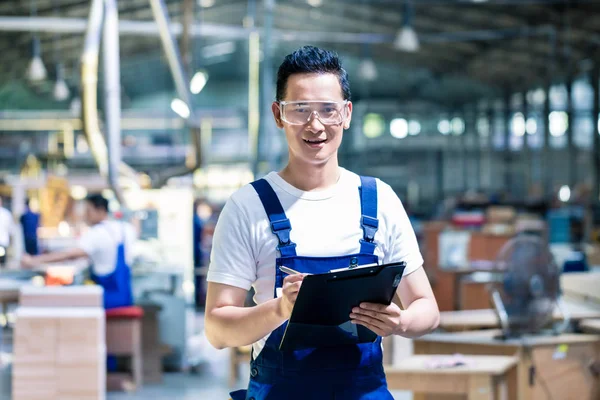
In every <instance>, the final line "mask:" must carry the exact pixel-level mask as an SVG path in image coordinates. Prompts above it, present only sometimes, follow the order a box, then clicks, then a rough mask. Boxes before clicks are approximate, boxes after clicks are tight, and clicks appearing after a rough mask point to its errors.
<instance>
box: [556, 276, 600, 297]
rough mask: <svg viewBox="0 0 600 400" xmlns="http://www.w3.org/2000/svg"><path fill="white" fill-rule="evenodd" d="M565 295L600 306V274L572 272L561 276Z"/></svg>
mask: <svg viewBox="0 0 600 400" xmlns="http://www.w3.org/2000/svg"><path fill="white" fill-rule="evenodd" d="M560 288H561V289H562V291H563V292H564V293H565V295H567V296H569V297H572V298H577V299H580V300H584V301H590V302H596V303H598V304H600V289H599V288H600V272H598V271H592V272H570V273H568V274H562V275H561V276H560Z"/></svg>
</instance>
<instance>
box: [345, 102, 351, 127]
mask: <svg viewBox="0 0 600 400" xmlns="http://www.w3.org/2000/svg"><path fill="white" fill-rule="evenodd" d="M346 107H348V115H346V120H345V121H344V129H350V121H351V120H352V102H348V105H347V106H346Z"/></svg>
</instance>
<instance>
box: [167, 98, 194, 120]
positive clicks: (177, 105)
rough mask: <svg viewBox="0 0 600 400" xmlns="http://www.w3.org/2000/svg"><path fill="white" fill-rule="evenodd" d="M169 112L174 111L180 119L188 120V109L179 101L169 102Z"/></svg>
mask: <svg viewBox="0 0 600 400" xmlns="http://www.w3.org/2000/svg"><path fill="white" fill-rule="evenodd" d="M171 110H173V111H175V113H177V115H179V116H180V117H181V118H189V116H190V108H189V107H188V106H187V104H185V102H184V101H183V100H181V99H173V101H171Z"/></svg>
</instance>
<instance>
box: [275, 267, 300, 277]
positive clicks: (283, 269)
mask: <svg viewBox="0 0 600 400" xmlns="http://www.w3.org/2000/svg"><path fill="white" fill-rule="evenodd" d="M279 270H280V271H281V272H283V273H284V274H288V275H296V274H300V272H298V271H296V270H294V269H291V268H288V267H284V266H283V265H282V266H281V267H279Z"/></svg>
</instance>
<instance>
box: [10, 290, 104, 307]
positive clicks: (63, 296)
mask: <svg viewBox="0 0 600 400" xmlns="http://www.w3.org/2000/svg"><path fill="white" fill-rule="evenodd" d="M103 295H104V292H103V289H102V287H100V286H96V285H86V286H42V287H37V286H25V287H23V288H21V290H20V292H19V304H20V305H21V306H23V307H100V308H102V307H103Z"/></svg>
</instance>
